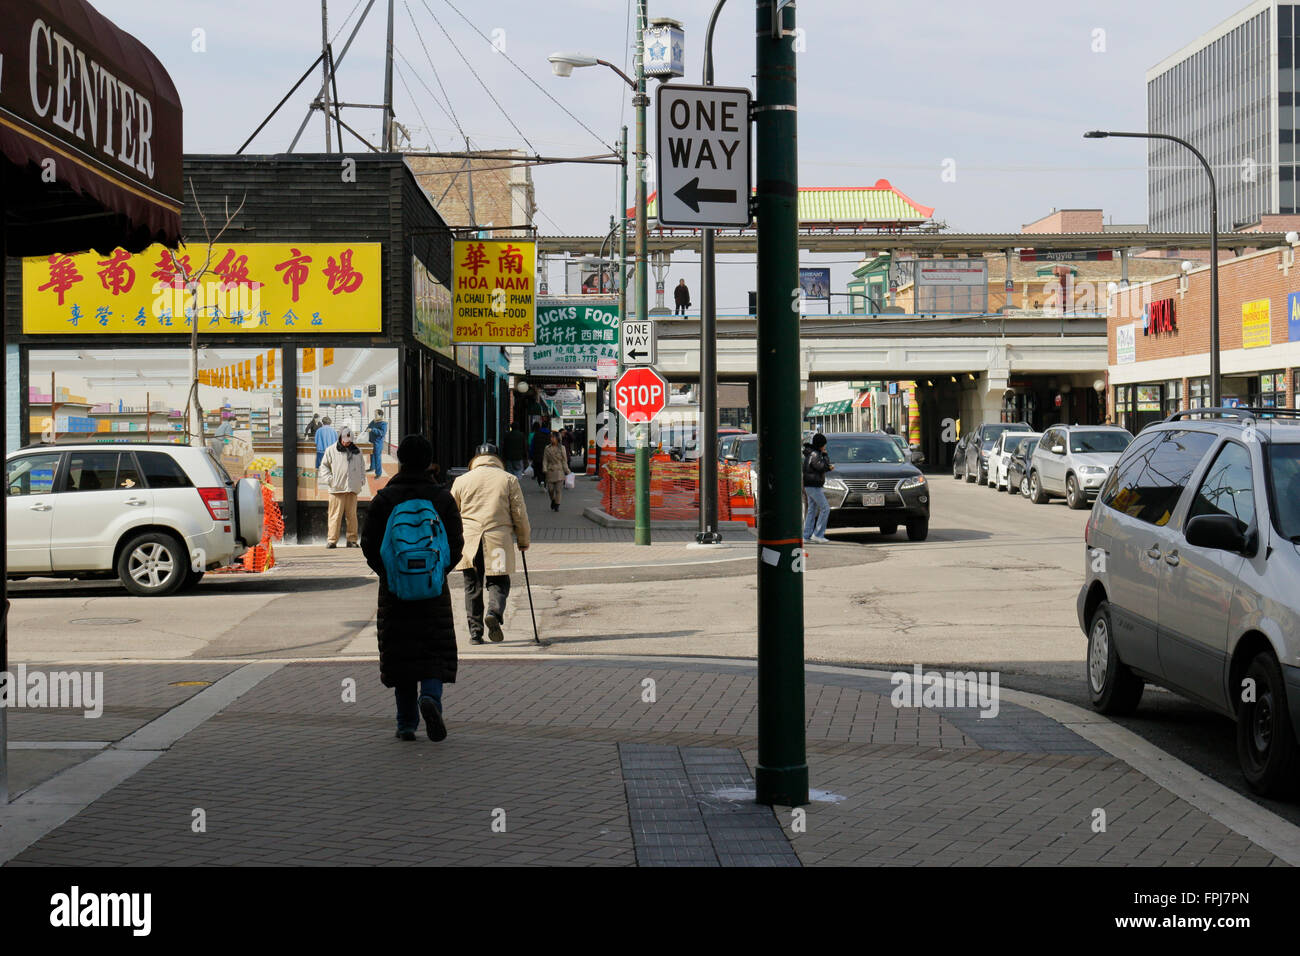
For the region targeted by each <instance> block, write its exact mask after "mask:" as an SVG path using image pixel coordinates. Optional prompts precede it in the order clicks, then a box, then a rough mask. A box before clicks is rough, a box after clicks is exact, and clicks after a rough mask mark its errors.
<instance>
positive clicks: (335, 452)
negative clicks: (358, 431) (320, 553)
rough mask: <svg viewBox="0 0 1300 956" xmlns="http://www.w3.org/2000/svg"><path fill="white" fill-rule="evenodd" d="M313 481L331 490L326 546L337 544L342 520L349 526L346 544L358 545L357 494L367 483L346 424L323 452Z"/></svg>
mask: <svg viewBox="0 0 1300 956" xmlns="http://www.w3.org/2000/svg"><path fill="white" fill-rule="evenodd" d="M331 430H332V429H331ZM321 431H322V432H323V431H325V429H324V428H322V429H321ZM317 434H320V432H317ZM316 481H317V483H318V484H319V485H320V486H321V487H324V488H325V489H327V490H328V491H329V493H330V510H329V531H328V541H329V543H328V544H326V545H325V547H327V548H335V547H338V541H339V530H340V527H339V526H340V525H342V524H343V521H344V519H346V520H347V525H348V547H349V548H359V547H361V545H360V544H358V543H357V493H358V492H360V491H361V489H362V488H364V487H365V486H366V463H365V460H364V458H363V456H362V454H361V449H360V448H358V447H357V446H356V443H355V442H354V441H353V440H352V429H351V428H348V426H346V425H344V426H343V429H342V431H340V432H339V440H338V441H337V442H335V443H334V444H333V445H331V446H330V447H329V448H328V449H327V450H326V451H325V457H324V458H323V459H321V463H320V471H318V472H317V473H316Z"/></svg>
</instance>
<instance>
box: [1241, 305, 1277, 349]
mask: <svg viewBox="0 0 1300 956" xmlns="http://www.w3.org/2000/svg"><path fill="white" fill-rule="evenodd" d="M1272 344H1273V318H1272V316H1271V314H1270V312H1269V300H1268V299H1256V300H1255V301H1254V302H1243V303H1242V304H1241V347H1242V348H1244V349H1257V348H1262V347H1263V346H1265V345H1272Z"/></svg>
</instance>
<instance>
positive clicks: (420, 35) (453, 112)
mask: <svg viewBox="0 0 1300 956" xmlns="http://www.w3.org/2000/svg"><path fill="white" fill-rule="evenodd" d="M402 6H404V7H406V15H407V16H408V17H410V20H411V29H413V30H414V31H415V38H416V39H417V40H419V41H420V48H421V49H422V50H424V58H425V59H426V60H428V61H429V69H430V70H432V71H433V78H434V80H435V81H436V82H437V84H438V89H440V90H442V98H443V99H444V100H446V101H447V109H449V110H450V111H451V112H450V113H448V115H449V116H450V117H451V121H452V122H453V123H454V124H456V129H457V130H459V131H460V135H461V138H462V139H468V138H469V137H467V136H466V135H465V130H464V129H463V128H462V127H461V125H460V120H459V119H458V118H457V117H456V107H454V106H453V105H452V103H451V97H450V96H448V95H447V88H446V87H445V86H443V85H442V77H441V76H439V75H438V68H437V67H436V66H434V65H433V57H431V56H430V55H429V48H428V47H427V46H425V43H424V34H423V33H421V32H420V28H419V27H418V26H417V25H416V23H415V15H414V14H413V13H411V5H410V4H409V3H407V2H406V0H402ZM425 9H426V10H427V9H428V6H427V5H426V6H425ZM431 15H432V14H431ZM438 26H439V28H441V27H442V24H438ZM442 32H443V33H444V34H446V32H447V31H446V30H443V31H442ZM447 39H448V40H450V39H451V38H450V37H448V38H447ZM452 46H455V44H454V43H453V44H452ZM425 89H426V90H428V89H429V87H428V85H427V84H426V85H425ZM429 95H430V96H433V91H432V90H429ZM488 95H489V96H491V95H492V94H490V93H489V94H488ZM435 100H436V97H435ZM447 109H444V110H443V112H444V113H447ZM507 118H508V117H507ZM533 152H537V151H536V150H533Z"/></svg>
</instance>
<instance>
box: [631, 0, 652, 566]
mask: <svg viewBox="0 0 1300 956" xmlns="http://www.w3.org/2000/svg"><path fill="white" fill-rule="evenodd" d="M645 7H646V0H637V3H636V71H635V72H636V96H635V97H633V100H632V103H633V105H634V106H635V107H636V317H637V321H638V322H643V321H645V320H646V319H647V318H648V317H649V312H650V309H649V297H650V296H649V290H648V289H647V287H646V283H647V281H648V276H647V274H646V258H645V250H646V202H647V200H646V189H645V157H646V153H645V113H646V106H648V105H649V103H650V97H648V96H646V92H645V27H646V9H645ZM649 433H650V426H649V425H648V424H645V423H642V424H640V425H638V426H637V431H636V531H635V533H634V537H633V540H634V542H635V543H636V544H645V545H648V544H650V444H649V442H650V434H649Z"/></svg>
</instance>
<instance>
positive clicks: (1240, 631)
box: [1078, 408, 1300, 794]
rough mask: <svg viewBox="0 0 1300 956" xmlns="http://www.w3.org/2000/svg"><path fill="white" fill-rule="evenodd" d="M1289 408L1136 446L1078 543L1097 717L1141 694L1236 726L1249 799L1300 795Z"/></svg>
mask: <svg viewBox="0 0 1300 956" xmlns="http://www.w3.org/2000/svg"><path fill="white" fill-rule="evenodd" d="M1297 414H1298V413H1297V412H1295V411H1293V410H1289V409H1227V408H1224V409H1193V410H1191V411H1189V412H1179V413H1177V414H1175V415H1172V416H1170V417H1169V418H1167V419H1165V420H1164V421H1163V422H1160V423H1157V424H1154V425H1151V426H1150V427H1148V428H1146V429H1144V430H1143V431H1142V433H1141V434H1140V435H1139V436H1138V437H1137V438H1136V439H1135V440H1134V441H1133V443H1132V444H1131V445H1130V446H1129V448H1128V450H1127V451H1126V452H1125V453H1124V455H1123V457H1121V459H1120V461H1119V463H1118V464H1117V465H1116V466H1115V468H1114V469H1113V471H1112V472H1111V475H1110V477H1109V478H1108V479H1107V481H1106V484H1105V485H1104V486H1103V488H1102V489H1101V494H1100V495H1099V496H1098V499H1097V503H1096V504H1095V505H1094V506H1093V510H1092V515H1091V517H1090V518H1089V520H1088V525H1087V530H1086V532H1085V538H1084V540H1085V546H1086V553H1085V555H1084V569H1085V571H1084V583H1083V587H1082V588H1081V589H1080V591H1079V599H1078V613H1079V623H1080V625H1081V626H1082V627H1083V629H1084V631H1085V633H1086V634H1087V635H1088V656H1087V681H1088V691H1089V694H1090V696H1091V699H1092V703H1093V706H1094V707H1095V708H1096V709H1097V710H1099V711H1101V712H1102V713H1115V714H1123V713H1129V712H1131V711H1132V710H1133V709H1134V708H1135V707H1137V705H1138V701H1139V700H1140V699H1141V697H1142V689H1143V686H1144V683H1145V682H1150V683H1153V684H1159V685H1161V686H1164V687H1167V688H1168V689H1170V690H1172V691H1174V692H1176V693H1178V694H1180V695H1182V696H1184V697H1187V698H1188V699H1190V700H1193V701H1196V702H1198V703H1200V704H1203V705H1204V706H1206V707H1209V708H1211V709H1213V710H1216V711H1218V712H1220V713H1222V714H1225V715H1227V716H1229V717H1232V718H1234V719H1235V720H1236V724H1237V754H1238V758H1239V760H1240V763H1241V769H1242V771H1243V773H1244V774H1245V777H1246V780H1247V782H1248V783H1249V784H1250V785H1251V787H1253V788H1254V789H1255V790H1256V791H1258V792H1259V793H1265V794H1267V793H1279V792H1287V791H1290V790H1291V789H1292V788H1293V787H1294V786H1295V784H1296V782H1297V773H1296V772H1297V767H1298V766H1300V764H1298V762H1297V746H1296V738H1297V730H1298V729H1300V423H1297V422H1296V421H1295V416H1296V415H1297Z"/></svg>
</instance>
